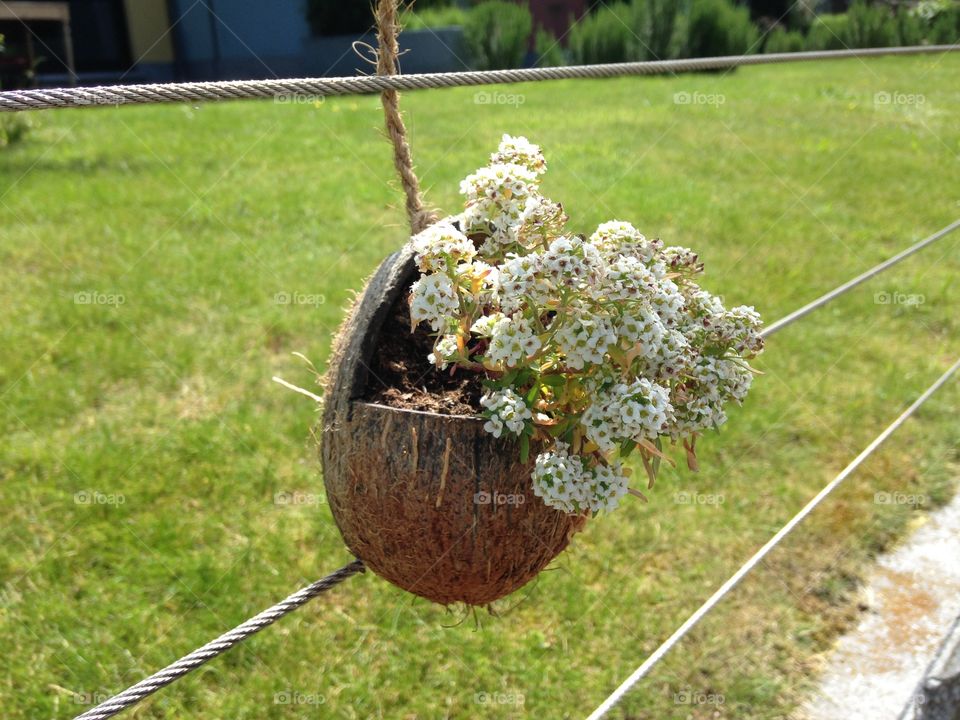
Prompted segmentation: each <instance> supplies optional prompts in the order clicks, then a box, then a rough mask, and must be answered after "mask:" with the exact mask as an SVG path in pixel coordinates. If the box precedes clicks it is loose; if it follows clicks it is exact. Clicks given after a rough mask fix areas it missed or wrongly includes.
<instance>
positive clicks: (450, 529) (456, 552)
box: [320, 248, 586, 605]
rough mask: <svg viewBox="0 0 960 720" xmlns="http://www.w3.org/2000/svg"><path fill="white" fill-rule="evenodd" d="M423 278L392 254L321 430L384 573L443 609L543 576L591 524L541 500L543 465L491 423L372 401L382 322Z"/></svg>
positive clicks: (335, 378)
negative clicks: (536, 472) (535, 474)
mask: <svg viewBox="0 0 960 720" xmlns="http://www.w3.org/2000/svg"><path fill="white" fill-rule="evenodd" d="M416 272H417V271H416V267H415V265H414V263H413V258H412V253H411V251H410V250H409V248H405V249H404V250H402V251H400V252H397V253H394V254H393V255H391V256H390V257H389V258H387V259H386V260H385V261H384V262H383V264H382V265H381V266H380V268H379V269H378V270H377V272H376V273H375V274H374V275H373V277H372V278H371V279H370V280H369V282H368V284H367V286H366V288H365V290H364V292H363V294H362V295H361V296H360V298H359V299H358V301H357V302H356V303H355V304H354V306H353V308H352V309H351V311H350V313H349V314H348V316H347V319H346V320H345V321H344V324H343V326H342V327H341V331H340V334H339V337H338V340H337V342H336V343H335V346H334V351H333V355H332V357H331V360H330V369H329V370H328V375H327V378H326V393H325V402H324V410H323V418H322V426H321V433H320V436H321V459H322V463H323V477H324V484H325V485H326V492H327V499H328V501H329V503H330V508H331V510H332V512H333V517H334V520H335V521H336V523H337V526H338V527H339V529H340V532H341V534H342V535H343V539H344V542H345V543H346V545H347V547H348V548H349V549H350V550H351V551H352V552H353V553H354V554H355V555H356V556H357V557H358V558H360V559H361V560H363V561H364V563H365V564H366V565H367V566H368V567H369V568H370V569H371V570H373V572H375V573H376V574H378V575H380V576H381V577H383V578H385V579H386V580H388V581H390V582H391V583H393V584H395V585H397V586H399V587H401V588H403V589H404V590H408V591H409V592H412V593H414V594H416V595H420V596H421V597H425V598H427V599H429V600H432V601H434V602H437V603H443V604H449V603H454V602H465V603H468V604H470V605H484V604H487V603H490V602H492V601H494V600H496V599H498V598H501V597H503V596H505V595H508V594H510V593H511V592H513V591H515V590H517V589H518V588H520V587H522V586H523V585H525V584H526V583H527V582H529V581H530V580H531V579H533V578H534V577H535V576H536V575H537V574H538V573H539V572H540V571H541V570H542V569H543V568H544V567H546V565H547V564H548V563H549V562H550V561H551V560H552V559H553V558H554V557H556V556H557V555H558V554H559V553H560V552H562V551H563V550H564V549H565V548H566V546H567V544H568V543H569V542H570V538H571V537H572V535H573V534H574V533H575V532H577V531H578V530H580V529H581V528H582V527H583V525H584V523H585V522H586V520H585V518H583V517H579V516H571V515H567V514H565V513H562V512H560V511H558V510H555V509H553V508H549V507H547V506H546V505H544V504H543V502H542V501H541V500H540V498H538V497H536V496H534V494H533V490H532V485H531V481H530V470H531V466H532V463H530V462H528V463H526V464H523V463H521V462H520V459H519V458H520V453H519V448H518V447H517V445H516V443H515V442H512V441H509V440H506V439H497V438H494V437H493V436H492V435H490V434H489V433H488V432H486V431H485V430H484V429H483V420H482V419H480V418H478V417H476V416H470V415H443V414H439V413H433V412H422V411H417V410H412V409H406V408H399V407H388V406H386V405H382V404H378V403H373V402H367V401H364V400H363V397H364V395H365V392H366V389H367V385H368V383H370V382H377V379H376V378H374V377H371V375H372V373H371V371H370V367H371V366H372V358H373V355H374V353H376V352H377V347H378V346H377V341H378V337H379V335H380V331H381V328H382V326H383V323H384V321H385V320H387V319H388V318H390V317H391V310H392V309H393V308H394V307H395V305H396V303H397V301H398V299H402V298H405V294H406V292H407V290H408V288H409V286H410V283H411V282H412V281H413V279H414V278H415V277H416ZM534 453H535V449H534V452H532V453H531V455H533V454H534Z"/></svg>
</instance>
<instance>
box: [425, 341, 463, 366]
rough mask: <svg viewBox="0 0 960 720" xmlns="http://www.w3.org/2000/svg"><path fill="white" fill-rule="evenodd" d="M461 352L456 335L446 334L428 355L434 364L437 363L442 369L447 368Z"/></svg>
mask: <svg viewBox="0 0 960 720" xmlns="http://www.w3.org/2000/svg"><path fill="white" fill-rule="evenodd" d="M459 354H460V347H459V344H458V343H457V336H456V335H444V336H443V337H442V338H440V340H438V341H437V344H436V345H434V347H433V352H432V353H430V354H429V355H427V359H428V360H429V361H430V363H431V364H432V365H436V366H437V367H438V368H440V369H441V370H446V369H447V368H448V367H450V363H451V362H453V361H454V360H455V359H456V357H457V356H458V355H459Z"/></svg>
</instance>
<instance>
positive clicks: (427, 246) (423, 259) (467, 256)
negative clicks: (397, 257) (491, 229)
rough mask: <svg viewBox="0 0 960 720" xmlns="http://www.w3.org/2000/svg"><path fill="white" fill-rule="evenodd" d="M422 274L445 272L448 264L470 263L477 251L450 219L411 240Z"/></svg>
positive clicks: (436, 224)
mask: <svg viewBox="0 0 960 720" xmlns="http://www.w3.org/2000/svg"><path fill="white" fill-rule="evenodd" d="M410 243H411V245H413V249H414V252H415V253H416V255H415V259H416V262H417V266H418V267H419V268H420V271H421V272H436V271H442V270H445V269H446V267H447V262H454V263H457V262H470V260H472V259H473V258H474V256H475V255H476V254H477V249H476V248H475V247H474V246H473V243H472V242H470V240H468V239H467V236H466V235H464V234H463V233H462V232H460V231H459V230H458V229H457V228H456V227H455V226H454V224H453V223H452V222H451V221H450V219H449V218H447V219H444V220H441V221H440V222H438V223H435V224H434V225H431V226H430V227H428V228H427V229H425V230H423V231H422V232H419V233H417V234H416V235H414V236H413V237H412V238H411V239H410Z"/></svg>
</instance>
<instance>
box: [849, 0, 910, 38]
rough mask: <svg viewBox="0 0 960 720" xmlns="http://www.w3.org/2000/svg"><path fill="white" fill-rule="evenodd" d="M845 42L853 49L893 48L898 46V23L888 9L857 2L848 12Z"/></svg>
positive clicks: (863, 0)
mask: <svg viewBox="0 0 960 720" xmlns="http://www.w3.org/2000/svg"><path fill="white" fill-rule="evenodd" d="M843 42H844V43H846V45H847V47H851V48H869V47H891V46H893V45H896V44H897V23H896V21H895V20H894V18H893V15H891V14H890V11H889V10H888V9H887V8H886V7H884V6H880V5H869V4H867V3H866V2H865V0H855V2H854V3H853V5H851V6H850V9H849V10H848V11H847V31H846V33H845V34H844V35H843Z"/></svg>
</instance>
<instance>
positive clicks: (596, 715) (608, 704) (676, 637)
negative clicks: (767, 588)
mask: <svg viewBox="0 0 960 720" xmlns="http://www.w3.org/2000/svg"><path fill="white" fill-rule="evenodd" d="M958 369H960V359H958V360H957V361H956V362H955V363H953V365H951V366H950V368H949V369H948V370H947V371H946V372H945V373H944V374H943V375H941V376H940V377H939V378H938V379H937V381H936V382H935V383H933V385H931V386H930V387H929V388H927V390H926V391H925V392H924V393H923V394H922V395H921V396H920V397H918V398H917V399H916V400H914V402H913V404H912V405H911V406H910V407H908V408H907V409H906V410H904V411H903V412H902V413H901V414H900V416H899V417H898V418H897V419H896V420H894V421H893V422H892V423H891V424H890V425H889V426H888V427H887V429H886V430H884V431H883V432H882V433H880V434H879V435H878V436H877V437H876V439H874V441H873V442H871V443H870V444H869V445H867V447H865V448H864V449H863V452H861V453H860V454H859V455H857V457H856V458H854V459H853V461H852V462H851V463H850V464H849V465H847V466H846V467H845V468H844V469H843V470H841V471H840V474H839V475H837V476H836V477H835V478H834V479H833V480H831V481H830V483H829V484H827V485H826V486H825V487H824V488H823V490H821V491H820V492H819V493H817V495H816V497H814V498H813V499H812V500H811V501H810V502H808V503H807V504H806V505H805V506H804V507H803V509H802V510H801V511H800V512H798V513H797V514H796V515H794V516H793V517H792V518H791V519H790V521H789V522H788V523H787V524H786V525H784V526H783V527H782V528H780V530H779V532H777V534H776V535H774V536H773V537H772V538H770V540H768V541H767V543H766V544H765V545H764V546H763V547H762V548H760V549H759V550H757V552H756V553H754V555H753V557H751V558H750V559H749V560H747V561H746V562H745V563H744V564H743V565H741V566H740V569H739V570H737V572H736V573H734V574H733V575H732V576H731V577H730V579H729V580H727V581H726V582H725V583H724V584H723V585H721V586H720V588H719V589H718V590H717V591H716V592H715V593H714V594H713V595H711V596H710V598H709V599H708V600H707V601H706V602H704V603H703V605H701V606H700V607H699V608H698V609H697V610H696V612H694V613H693V615H691V616H690V617H689V618H687V621H686V622H684V623H683V625H681V626H680V627H679V628H677V630H676V631H675V632H674V633H673V635H671V636H670V637H668V638H667V639H666V640H665V641H664V642H663V644H662V645H660V647H658V648H657V649H656V650H654V651H653V654H651V655H650V657H648V658H647V659H646V660H645V661H644V663H643V664H642V665H641V666H640V667H638V668H637V669H636V670H634V671H633V673H632V674H631V675H630V677H628V678H627V679H626V680H624V681H623V683H621V684H620V687H618V688H617V689H616V690H614V691H613V693H611V695H610V697H608V698H607V699H606V700H604V701H603V703H602V704H601V705H600V707H598V708H597V709H596V710H594V711H593V712H592V713H591V714H590V716H589V717H588V718H587V720H600V718H602V717H604V716H606V714H607V713H609V712H610V710H612V709H613V708H614V707H615V706H616V705H617V703H619V702H620V701H621V700H622V699H623V696H624V695H626V694H627V692H629V691H630V688H632V687H633V686H634V685H636V684H637V683H638V682H639V681H640V680H641V679H643V678H644V677H645V676H646V675H647V674H649V672H650V671H651V670H652V669H653V667H654V666H655V665H656V664H657V663H659V662H660V661H661V660H662V659H663V657H664V655H666V654H667V653H668V652H670V650H671V649H672V648H673V647H674V646H675V645H676V644H677V643H679V642H680V640H682V639H683V637H684V636H685V635H686V634H687V633H688V632H690V631H691V630H692V629H693V628H694V626H695V625H696V624H697V623H699V622H700V621H701V620H702V619H703V617H704V616H705V615H706V614H707V613H708V612H710V611H711V610H712V609H713V608H714V607H716V605H717V604H718V603H719V602H720V601H721V600H723V599H724V598H725V597H726V596H727V595H728V594H729V593H730V591H731V590H733V588H735V587H736V586H737V584H738V583H739V582H740V581H741V580H742V579H743V578H744V576H745V575H747V573H749V572H750V571H751V570H753V569H754V568H755V567H756V566H757V565H758V564H759V563H760V561H761V560H763V558H765V557H766V556H767V555H768V554H769V553H770V551H771V550H773V549H774V548H775V547H776V546H777V545H778V544H779V543H780V541H781V540H783V539H784V538H785V537H786V536H787V535H789V534H790V533H791V532H792V531H793V529H794V528H796V527H797V525H799V524H800V523H801V522H802V521H803V520H804V518H806V517H807V515H809V514H810V513H811V512H813V510H814V509H815V508H816V507H817V506H818V505H819V504H820V503H821V502H823V500H824V499H825V498H826V497H827V496H828V495H829V494H830V493H832V492H833V491H834V490H835V489H836V488H837V487H838V486H839V485H840V483H842V482H843V481H844V480H846V479H847V478H848V477H849V476H850V475H851V474H852V473H853V471H854V470H856V469H857V468H858V467H860V465H861V464H863V461H864V460H866V459H867V458H868V457H870V456H871V455H872V454H873V453H874V451H875V450H876V449H877V448H878V447H880V446H881V445H882V444H883V443H884V441H886V439H887V438H889V437H890V436H891V435H892V434H893V433H894V432H895V431H896V430H897V429H898V428H899V427H900V426H901V425H903V423H905V422H906V421H907V419H909V418H910V416H911V415H913V414H914V413H915V412H916V411H917V409H918V408H919V407H920V406H921V405H923V404H924V403H925V402H926V401H927V400H928V399H930V397H931V396H932V395H933V394H934V393H935V392H936V391H937V390H939V389H940V388H941V387H942V386H943V385H944V384H945V383H946V382H947V381H948V380H949V379H950V378H951V377H952V376H953V374H954V373H955V372H956V371H957V370H958Z"/></svg>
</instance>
